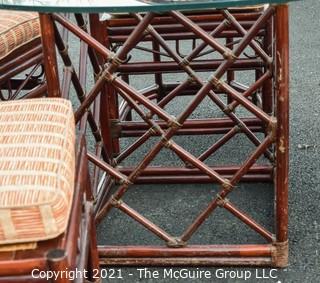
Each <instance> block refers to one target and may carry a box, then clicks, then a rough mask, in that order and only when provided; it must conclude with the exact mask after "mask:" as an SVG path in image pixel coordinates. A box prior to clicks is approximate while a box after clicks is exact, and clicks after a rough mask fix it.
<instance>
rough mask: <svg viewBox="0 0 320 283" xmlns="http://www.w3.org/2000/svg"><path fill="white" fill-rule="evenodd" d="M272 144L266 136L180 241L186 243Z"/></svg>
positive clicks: (270, 139) (270, 138)
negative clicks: (228, 184) (228, 185)
mask: <svg viewBox="0 0 320 283" xmlns="http://www.w3.org/2000/svg"><path fill="white" fill-rule="evenodd" d="M271 144H272V137H270V136H267V137H266V139H265V140H264V141H263V143H262V144H261V145H260V146H259V147H257V148H256V150H255V151H254V152H253V153H252V155H251V156H250V157H249V158H248V159H247V160H246V161H245V162H244V164H243V165H242V166H241V167H240V168H239V170H238V171H237V172H236V173H235V174H234V176H233V177H232V179H231V180H230V183H231V186H230V187H225V188H222V189H221V190H220V192H219V193H218V194H217V196H216V197H215V198H214V199H213V200H212V201H211V202H210V203H209V205H208V206H207V207H206V208H205V209H204V210H203V211H202V212H201V213H200V214H199V215H198V217H197V218H196V219H195V220H194V221H193V223H192V224H191V225H190V226H189V227H188V228H187V229H186V231H185V232H184V233H183V235H182V236H181V240H182V241H188V240H189V239H190V238H191V236H192V235H193V234H194V233H195V231H196V230H197V229H198V228H199V227H200V226H201V224H202V223H203V222H204V221H205V220H206V219H207V218H208V217H209V215H210V214H211V213H212V212H213V210H214V209H215V208H217V207H218V205H219V201H224V199H225V198H226V196H227V195H228V194H229V193H230V192H232V190H233V189H234V186H235V185H236V184H237V183H238V182H239V181H240V179H241V177H242V176H243V175H244V174H246V173H247V172H248V170H249V169H250V168H251V167H252V165H253V164H254V163H255V162H256V160H257V159H258V158H259V157H260V155H261V154H262V153H263V152H264V151H265V150H266V149H267V148H268V147H269V146H270V145H271Z"/></svg>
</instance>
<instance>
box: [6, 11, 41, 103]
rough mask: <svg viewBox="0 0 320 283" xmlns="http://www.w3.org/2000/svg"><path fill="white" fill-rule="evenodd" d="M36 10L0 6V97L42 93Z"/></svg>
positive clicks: (27, 95)
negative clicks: (17, 9)
mask: <svg viewBox="0 0 320 283" xmlns="http://www.w3.org/2000/svg"><path fill="white" fill-rule="evenodd" d="M42 61H43V54H42V46H41V35H40V23H39V16H38V13H33V12H16V11H7V10H0V100H13V99H19V98H34V97H41V96H43V95H44V94H45V93H46V84H45V80H44V75H43V73H44V72H43V68H42Z"/></svg>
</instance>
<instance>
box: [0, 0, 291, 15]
mask: <svg viewBox="0 0 320 283" xmlns="http://www.w3.org/2000/svg"><path fill="white" fill-rule="evenodd" d="M290 1H297V0H0V9H14V10H25V11H39V12H88V13H89V12H110V13H123V12H145V11H155V12H156V11H159V12H161V11H169V10H195V9H208V8H226V7H239V6H250V5H259V4H267V3H270V4H281V3H286V2H290Z"/></svg>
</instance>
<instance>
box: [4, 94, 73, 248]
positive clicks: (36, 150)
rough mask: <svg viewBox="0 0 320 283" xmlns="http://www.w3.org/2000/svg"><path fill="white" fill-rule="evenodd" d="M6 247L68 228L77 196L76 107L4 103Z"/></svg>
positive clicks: (56, 101)
mask: <svg viewBox="0 0 320 283" xmlns="http://www.w3.org/2000/svg"><path fill="white" fill-rule="evenodd" d="M0 113H1V114H0V244H14V243H25V242H35V241H39V240H46V239H51V238H55V237H57V236H58V235H59V234H61V233H63V232H64V231H65V230H66V226H67V224H68V218H69V213H70V208H71V204H72V198H73V189H74V174H75V172H74V171H75V125H74V115H73V111H72V107H71V103H70V102H69V101H67V100H64V99H60V98H53V99H48V98H42V99H32V100H20V101H10V102H1V103H0Z"/></svg>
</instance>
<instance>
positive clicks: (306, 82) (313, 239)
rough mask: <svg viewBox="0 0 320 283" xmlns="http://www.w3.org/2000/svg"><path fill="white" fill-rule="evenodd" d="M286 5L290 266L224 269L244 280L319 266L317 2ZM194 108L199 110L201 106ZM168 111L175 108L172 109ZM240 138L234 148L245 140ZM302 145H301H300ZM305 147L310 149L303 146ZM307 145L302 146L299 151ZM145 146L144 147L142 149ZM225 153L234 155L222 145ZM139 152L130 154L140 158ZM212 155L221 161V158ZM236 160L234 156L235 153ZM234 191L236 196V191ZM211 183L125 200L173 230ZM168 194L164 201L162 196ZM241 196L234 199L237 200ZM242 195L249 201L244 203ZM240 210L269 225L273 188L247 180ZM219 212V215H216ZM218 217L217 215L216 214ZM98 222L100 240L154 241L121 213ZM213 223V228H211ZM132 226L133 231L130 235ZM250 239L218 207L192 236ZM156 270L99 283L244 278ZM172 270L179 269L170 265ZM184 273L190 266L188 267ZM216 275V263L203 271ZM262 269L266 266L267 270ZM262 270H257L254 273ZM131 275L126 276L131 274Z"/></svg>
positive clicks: (299, 274)
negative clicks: (247, 274)
mask: <svg viewBox="0 0 320 283" xmlns="http://www.w3.org/2000/svg"><path fill="white" fill-rule="evenodd" d="M290 10H291V18H290V20H291V32H290V35H291V48H290V49H291V87H290V90H291V102H290V110H291V118H290V122H291V134H290V138H291V141H290V150H291V153H290V196H289V198H290V201H289V202H290V216H289V217H290V225H289V230H290V265H289V267H288V268H286V269H284V270H278V271H276V272H275V273H273V274H276V275H277V278H274V279H258V278H256V277H255V275H254V272H255V269H240V268H232V269H224V270H229V271H230V270H231V271H241V270H242V271H244V270H248V271H251V272H252V277H251V279H248V280H247V282H257V281H259V282H320V266H319V244H320V242H319V237H320V235H319V231H320V228H319V227H320V226H319V225H320V223H319V214H320V206H319V203H318V202H319V200H320V195H319V194H320V174H319V168H320V161H319V150H320V143H319V140H320V126H319V122H318V121H319V119H320V111H319V105H320V92H319V86H320V68H319V66H320V52H319V50H320V30H319V24H320V19H319V11H320V1H319V0H308V1H302V2H296V3H292V4H291V5H290ZM202 107H203V108H201V111H202V112H203V111H209V110H208V109H207V110H206V108H205V105H204V106H202ZM173 110H174V109H173ZM177 141H178V142H179V143H180V144H181V145H183V146H184V147H186V148H187V149H189V150H191V151H193V152H201V150H204V149H205V148H206V147H207V146H208V141H199V139H195V138H189V139H184V140H183V139H182V138H181V139H177ZM238 142H239V145H240V146H241V149H246V144H245V143H244V142H241V141H236V143H238ZM305 145H307V146H305ZM309 146H310V147H309ZM305 147H307V148H305ZM146 149H147V148H145V149H144V150H146ZM227 150H229V151H230V152H229V153H230V154H229V155H231V156H236V154H233V152H232V151H231V150H232V149H231V147H229V149H227ZM143 152H144V151H143V150H142V151H141V152H140V153H139V154H138V156H136V157H135V158H133V160H139V159H141V158H142V156H143ZM215 158H217V159H219V158H221V159H222V158H223V155H221V156H220V157H219V155H218V156H216V157H215ZM237 158H238V157H237ZM158 162H165V163H167V164H173V163H174V161H172V159H171V155H170V154H169V153H168V152H165V154H162V155H161V156H160V157H159V159H158ZM240 190H241V193H239V191H240ZM214 191H215V188H214V187H209V186H207V185H201V186H199V185H197V187H195V186H194V185H183V186H179V185H174V186H173V185H166V186H148V187H146V186H142V187H141V188H139V189H136V190H131V192H130V194H128V195H127V197H126V201H127V202H128V203H129V204H130V205H131V206H133V207H135V208H138V210H139V211H142V212H144V214H145V215H147V216H148V217H150V219H152V220H153V221H155V223H157V224H159V225H160V226H161V227H163V228H165V229H167V230H168V231H169V232H173V231H175V234H179V233H180V232H182V231H183V229H184V228H185V227H186V225H187V224H188V223H190V221H191V219H193V217H194V215H195V214H196V213H197V211H199V209H201V207H203V206H204V205H205V204H206V203H207V202H208V200H209V199H210V193H211V194H212V193H213V192H214ZM168 193H170V198H168ZM240 196H241V197H240ZM243 196H246V197H247V198H248V200H249V202H248V201H245V199H244V198H243ZM232 198H233V199H234V200H236V203H237V205H238V206H240V207H241V208H244V209H245V210H247V211H248V212H250V213H251V214H252V215H253V216H254V217H255V218H256V219H257V220H258V221H259V222H260V223H262V224H264V225H265V226H266V227H269V228H270V229H272V221H271V219H272V217H273V213H272V209H271V207H270V202H271V198H272V192H271V188H270V186H269V185H266V184H261V186H260V185H259V188H258V187H257V186H253V185H241V186H240V189H239V190H238V192H237V193H235V194H234V195H233V197H232ZM222 214H223V215H222ZM221 215H222V216H223V217H224V218H223V220H221V219H219V217H218V216H221ZM112 216H113V217H112V220H111V219H110V217H109V218H108V219H107V220H106V221H104V222H103V223H102V224H101V225H100V226H99V227H98V240H99V243H101V244H102V243H120V244H121V243H123V244H124V243H126V244H128V243H132V244H135V243H142V244H144V243H150V244H151V243H154V244H157V243H159V242H158V240H157V239H155V238H153V237H152V236H150V234H149V233H148V232H146V231H145V230H144V229H139V228H138V226H136V224H135V223H134V222H133V221H131V220H129V219H128V218H127V217H121V216H119V215H118V214H117V213H116V212H113V213H112ZM212 227H215V228H214V229H215V231H214V233H213V232H212ZM133 231H136V232H133ZM247 240H249V241H256V242H261V240H260V239H256V238H255V235H254V233H252V232H251V231H250V230H249V229H247V228H246V227H245V226H244V225H242V224H240V223H239V222H238V221H237V220H235V219H234V218H232V217H229V215H228V214H226V213H225V212H220V211H219V212H217V213H216V214H215V215H214V216H213V217H212V218H210V219H209V220H208V221H207V222H206V223H205V225H204V226H203V227H202V228H201V230H200V231H199V233H197V234H196V235H195V238H194V239H193V242H194V243H223V242H230V243H232V242H233V243H239V242H246V241H247ZM152 270H157V271H159V272H160V278H159V279H141V278H139V272H138V271H137V269H136V268H122V269H121V271H122V275H123V279H109V280H108V281H107V280H106V281H105V282H115V283H116V282H128V283H131V282H175V281H177V282H243V281H244V279H230V278H229V279H218V278H215V276H213V277H212V279H194V280H192V279H181V280H175V279H171V280H170V279H168V278H167V279H164V278H163V276H161V274H162V272H163V269H161V268H156V269H152ZM176 270H178V269H176ZM189 270H195V269H192V268H190V269H189ZM201 270H209V271H210V272H212V274H214V275H215V272H216V270H217V269H216V268H205V269H201ZM265 271H266V274H269V269H266V270H265ZM260 272H262V270H260ZM130 274H132V275H130Z"/></svg>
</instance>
